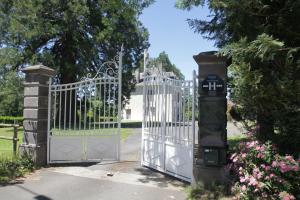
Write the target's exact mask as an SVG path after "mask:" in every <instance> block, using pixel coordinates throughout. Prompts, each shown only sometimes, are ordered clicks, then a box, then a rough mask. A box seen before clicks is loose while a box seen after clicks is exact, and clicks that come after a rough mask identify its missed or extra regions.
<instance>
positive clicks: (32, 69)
mask: <svg viewBox="0 0 300 200" xmlns="http://www.w3.org/2000/svg"><path fill="white" fill-rule="evenodd" d="M22 72H24V73H25V74H40V75H43V76H49V77H52V76H54V75H55V70H54V69H51V68H49V67H46V66H44V65H33V66H29V67H26V68H24V69H23V70H22Z"/></svg>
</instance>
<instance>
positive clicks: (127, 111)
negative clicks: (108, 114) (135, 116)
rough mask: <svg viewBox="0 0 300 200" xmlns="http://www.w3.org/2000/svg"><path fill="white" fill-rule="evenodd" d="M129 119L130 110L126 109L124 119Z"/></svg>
mask: <svg viewBox="0 0 300 200" xmlns="http://www.w3.org/2000/svg"><path fill="white" fill-rule="evenodd" d="M130 118H131V109H126V119H130Z"/></svg>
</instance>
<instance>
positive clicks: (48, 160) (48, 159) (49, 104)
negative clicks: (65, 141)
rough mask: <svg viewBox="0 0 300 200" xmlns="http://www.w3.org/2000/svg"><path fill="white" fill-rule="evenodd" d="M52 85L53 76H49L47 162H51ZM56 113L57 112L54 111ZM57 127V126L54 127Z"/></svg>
mask: <svg viewBox="0 0 300 200" xmlns="http://www.w3.org/2000/svg"><path fill="white" fill-rule="evenodd" d="M51 85H52V78H51V77H50V78H49V90H48V121H47V129H48V130H47V164H48V163H49V162H50V151H49V149H50V148H49V147H50V128H51V127H50V118H51ZM54 114H55V113H54ZM54 128H55V127H54Z"/></svg>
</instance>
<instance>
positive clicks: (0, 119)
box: [0, 116, 24, 125]
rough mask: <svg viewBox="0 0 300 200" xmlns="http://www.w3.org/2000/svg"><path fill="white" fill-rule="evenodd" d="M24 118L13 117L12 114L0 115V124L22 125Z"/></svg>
mask: <svg viewBox="0 0 300 200" xmlns="http://www.w3.org/2000/svg"><path fill="white" fill-rule="evenodd" d="M23 120H24V118H23V117H13V116H0V123H2V124H14V123H17V124H19V125H22V123H23Z"/></svg>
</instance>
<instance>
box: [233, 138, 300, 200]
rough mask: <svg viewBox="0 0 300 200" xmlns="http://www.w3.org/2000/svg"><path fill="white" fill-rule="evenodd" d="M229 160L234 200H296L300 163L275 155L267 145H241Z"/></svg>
mask: <svg viewBox="0 0 300 200" xmlns="http://www.w3.org/2000/svg"><path fill="white" fill-rule="evenodd" d="M231 161H232V164H230V165H231V169H232V170H233V172H234V175H235V178H236V183H235V187H234V191H235V193H236V195H237V196H236V197H237V199H241V200H252V199H253V200H254V199H278V200H279V199H284V200H286V199H289V200H295V199H299V198H300V169H299V164H300V160H298V161H296V160H295V159H294V158H293V157H292V156H290V155H286V156H281V155H279V154H278V153H277V149H276V148H275V147H274V145H272V144H271V143H270V142H266V143H260V142H258V141H257V140H250V141H248V142H241V143H240V144H239V147H238V149H237V151H236V153H234V154H232V156H231Z"/></svg>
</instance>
